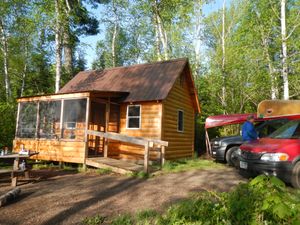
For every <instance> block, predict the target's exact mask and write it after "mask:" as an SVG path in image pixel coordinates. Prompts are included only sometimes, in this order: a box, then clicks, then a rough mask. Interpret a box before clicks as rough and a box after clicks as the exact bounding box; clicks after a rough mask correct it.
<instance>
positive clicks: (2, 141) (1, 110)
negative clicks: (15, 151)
mask: <svg viewBox="0 0 300 225" xmlns="http://www.w3.org/2000/svg"><path fill="white" fill-rule="evenodd" d="M0 115H1V119H0V149H1V148H2V147H4V146H8V147H9V148H11V147H12V139H13V138H14V135H15V128H16V125H15V124H16V107H15V105H14V104H9V103H1V102H0Z"/></svg>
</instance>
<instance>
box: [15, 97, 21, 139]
mask: <svg viewBox="0 0 300 225" xmlns="http://www.w3.org/2000/svg"><path fill="white" fill-rule="evenodd" d="M20 104H21V103H20V102H18V112H17V121H16V133H15V137H18V129H19V119H20V118H19V117H20V107H21V106H20Z"/></svg>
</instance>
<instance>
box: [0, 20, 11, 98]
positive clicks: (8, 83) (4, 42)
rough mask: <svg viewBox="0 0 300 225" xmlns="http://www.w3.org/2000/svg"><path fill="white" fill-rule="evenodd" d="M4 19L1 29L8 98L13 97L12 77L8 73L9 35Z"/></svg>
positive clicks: (0, 21) (0, 24)
mask: <svg viewBox="0 0 300 225" xmlns="http://www.w3.org/2000/svg"><path fill="white" fill-rule="evenodd" d="M4 26H5V25H4V21H3V19H1V20H0V30H1V43H2V52H3V68H4V83H5V93H6V100H9V99H10V98H11V87H10V79H9V74H8V41H7V35H6V31H5V28H4Z"/></svg>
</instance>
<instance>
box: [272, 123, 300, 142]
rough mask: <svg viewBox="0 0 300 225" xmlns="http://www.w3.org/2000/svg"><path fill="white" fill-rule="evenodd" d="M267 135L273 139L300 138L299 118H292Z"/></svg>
mask: <svg viewBox="0 0 300 225" xmlns="http://www.w3.org/2000/svg"><path fill="white" fill-rule="evenodd" d="M269 137H270V138H274V139H297V138H300V120H294V121H290V122H288V123H286V124H285V125H283V126H282V127H280V128H279V129H278V130H276V131H275V132H273V133H272V134H271V135H270V136H269Z"/></svg>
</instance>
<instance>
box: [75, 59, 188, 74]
mask: <svg viewBox="0 0 300 225" xmlns="http://www.w3.org/2000/svg"><path fill="white" fill-rule="evenodd" d="M177 61H188V58H177V59H169V60H162V61H155V62H148V63H142V64H133V65H129V66H118V67H112V68H105V69H101V70H84V71H81V72H98V71H99V72H105V71H111V70H118V69H121V68H123V69H124V68H132V67H145V66H152V65H154V64H163V63H172V62H177Z"/></svg>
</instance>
